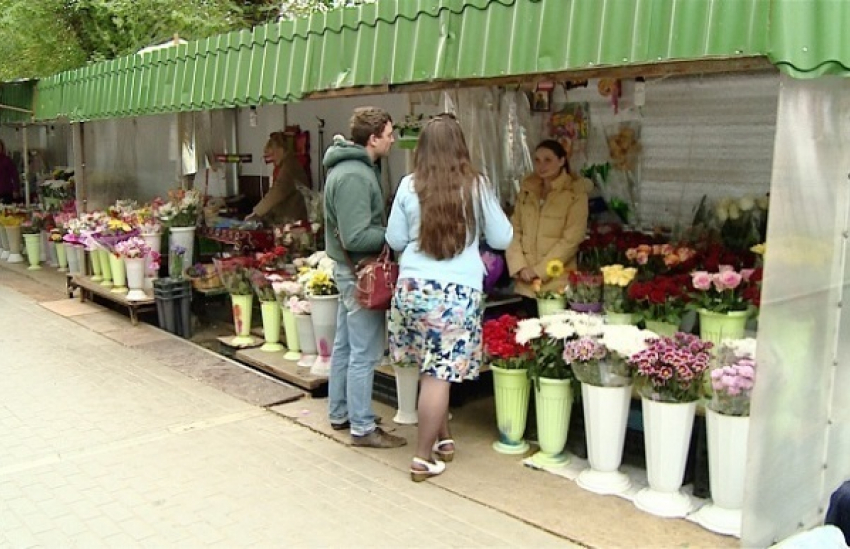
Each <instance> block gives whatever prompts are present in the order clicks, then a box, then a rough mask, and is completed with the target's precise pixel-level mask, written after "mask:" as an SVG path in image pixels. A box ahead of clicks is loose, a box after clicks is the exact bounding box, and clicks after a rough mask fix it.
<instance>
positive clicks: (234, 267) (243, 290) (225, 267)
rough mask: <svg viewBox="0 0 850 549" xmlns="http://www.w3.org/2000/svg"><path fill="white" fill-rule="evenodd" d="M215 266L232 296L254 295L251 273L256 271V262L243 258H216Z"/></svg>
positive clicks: (214, 259) (214, 260)
mask: <svg viewBox="0 0 850 549" xmlns="http://www.w3.org/2000/svg"><path fill="white" fill-rule="evenodd" d="M213 264H214V265H215V270H216V272H218V276H219V278H221V281H222V283H223V284H224V287H225V288H227V291H228V292H230V295H251V294H252V293H253V291H254V290H253V287H252V286H251V271H252V270H253V269H254V260H253V259H252V258H250V257H242V256H236V257H221V258H217V257H214V258H213Z"/></svg>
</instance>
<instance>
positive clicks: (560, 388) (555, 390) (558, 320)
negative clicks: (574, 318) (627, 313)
mask: <svg viewBox="0 0 850 549" xmlns="http://www.w3.org/2000/svg"><path fill="white" fill-rule="evenodd" d="M568 318H569V317H567V316H565V315H554V316H548V317H545V318H544V319H537V318H530V319H526V320H522V321H520V322H519V323H518V324H517V334H516V341H517V343H519V344H520V345H529V346H530V347H531V350H532V354H533V356H534V359H533V360H532V361H530V362H529V367H528V376H529V378H530V379H531V380H532V382H533V383H534V403H535V412H536V415H537V435H538V442H539V444H540V451H539V452H537V453H536V454H534V455H533V456H532V458H531V459H532V462H533V463H534V464H535V465H537V466H538V467H541V468H543V467H558V466H562V465H566V464H567V463H568V462H569V457H568V456H567V455H566V453H564V451H563V450H564V444H566V442H567V436H568V434H569V429H570V414H571V412H572V407H573V390H572V386H571V382H572V380H573V372H572V369H571V368H570V367H569V365H568V364H567V363H565V362H564V358H563V351H564V342H565V340H567V339H569V338H572V337H575V335H576V330H575V328H574V327H573V325H572V324H571V323H570V321H569V320H568Z"/></svg>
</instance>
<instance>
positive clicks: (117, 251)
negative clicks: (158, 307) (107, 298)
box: [113, 236, 151, 301]
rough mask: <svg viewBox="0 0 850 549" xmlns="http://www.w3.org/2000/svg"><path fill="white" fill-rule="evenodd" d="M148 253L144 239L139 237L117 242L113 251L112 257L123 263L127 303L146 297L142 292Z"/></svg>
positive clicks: (148, 248)
mask: <svg viewBox="0 0 850 549" xmlns="http://www.w3.org/2000/svg"><path fill="white" fill-rule="evenodd" d="M150 251H151V249H150V247H149V246H148V244H147V242H146V241H145V239H144V238H141V237H139V236H134V237H131V238H129V239H127V240H124V241H123V242H119V243H118V244H116V245H115V247H114V249H113V253H114V255H115V256H116V257H118V258H119V259H121V260H122V261H123V262H124V270H125V272H126V274H127V287H128V292H127V299H128V300H129V301H140V300H143V299H147V297H148V296H147V294H145V291H144V288H145V261H146V258H147V256H148V254H150Z"/></svg>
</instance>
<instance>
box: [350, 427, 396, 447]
mask: <svg viewBox="0 0 850 549" xmlns="http://www.w3.org/2000/svg"><path fill="white" fill-rule="evenodd" d="M406 444H407V439H405V438H402V437H397V436H395V435H391V434H389V433H387V432H385V431H384V430H383V429H381V428H380V427H375V430H374V431H372V432H371V433H369V434H368V435H363V436H362V437H356V436H354V435H352V436H351V445H352V446H362V447H367V448H399V447H401V446H404V445H406Z"/></svg>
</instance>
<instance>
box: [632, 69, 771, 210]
mask: <svg viewBox="0 0 850 549" xmlns="http://www.w3.org/2000/svg"><path fill="white" fill-rule="evenodd" d="M778 97H779V76H778V75H777V74H764V75H736V76H725V77H718V76H714V77H705V78H699V77H688V78H676V79H667V80H662V81H658V82H649V83H647V87H646V106H645V107H644V108H643V116H644V122H643V131H642V136H641V138H642V142H643V150H644V155H645V158H644V163H643V170H642V193H641V202H642V205H641V211H642V214H643V215H642V218H643V219H647V220H653V221H655V222H660V223H664V224H667V225H669V226H671V227H676V226H677V225H678V226H680V227H682V226H685V227H686V226H688V225H689V224H690V222H691V219H692V217H691V208H692V207H693V206H694V205H695V204H696V203H697V202H698V201H699V199H700V197H701V196H702V195H704V194H707V195H709V197H722V196H726V195H731V196H743V195H746V194H750V195H755V194H761V195H763V194H765V193H767V192H768V191H769V190H770V177H771V165H772V161H773V145H774V137H775V134H776V108H777V101H778Z"/></svg>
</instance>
